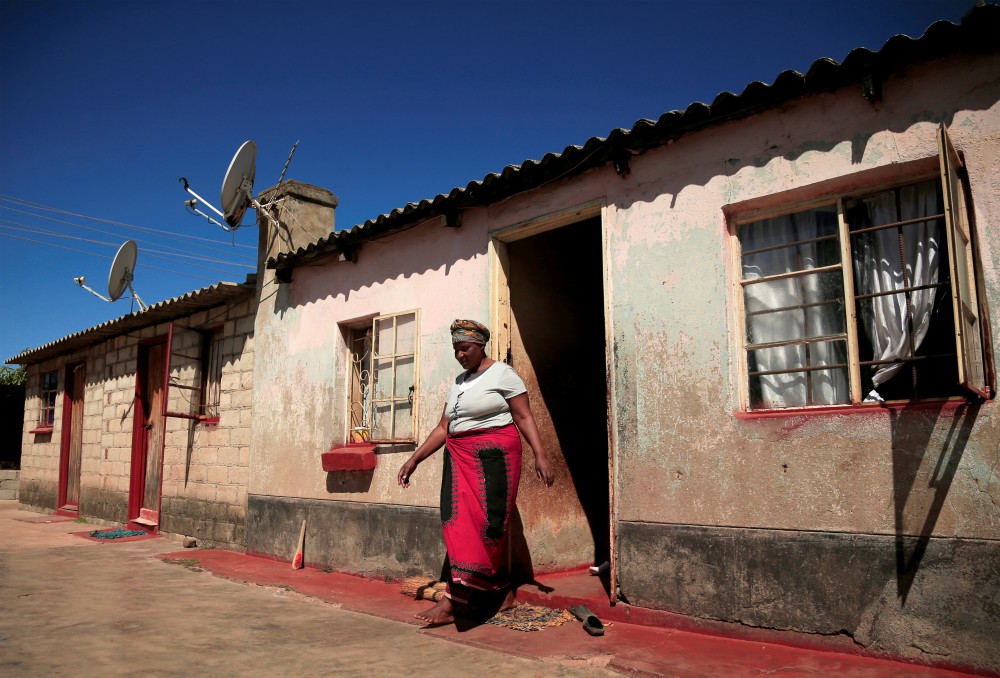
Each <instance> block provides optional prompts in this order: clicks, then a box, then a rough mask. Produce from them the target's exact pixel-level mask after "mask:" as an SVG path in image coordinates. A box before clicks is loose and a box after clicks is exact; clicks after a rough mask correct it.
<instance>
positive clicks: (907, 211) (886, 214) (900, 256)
mask: <svg viewBox="0 0 1000 678" xmlns="http://www.w3.org/2000/svg"><path fill="white" fill-rule="evenodd" d="M897 194H898V202H897ZM856 205H857V207H860V209H856V208H854V207H852V208H849V214H851V216H852V223H851V227H852V230H853V229H858V228H866V227H869V226H878V225H883V224H891V223H895V222H899V221H907V220H910V219H917V218H919V217H925V216H930V215H934V214H940V213H941V211H942V210H941V204H940V199H939V193H938V187H937V184H936V182H933V181H929V182H926V183H923V184H914V185H910V186H903V187H901V188H898V189H896V190H892V191H885V192H883V193H878V194H876V195H873V196H869V197H867V198H862V199H861V200H859V201H857V203H856ZM901 230H902V239H901V238H900V234H899V229H896V228H889V229H885V230H880V231H870V232H868V233H862V234H860V235H856V236H853V241H852V245H853V248H854V274H855V288H856V291H857V294H859V295H864V294H873V293H877V292H889V291H892V290H898V289H902V288H905V287H920V286H922V285H934V284H936V283H937V282H938V278H939V271H940V259H941V253H940V247H941V246H942V245H943V224H942V223H941V220H940V219H934V220H929V221H920V222H917V223H914V224H908V225H906V226H902V227H901ZM901 241H902V243H901ZM937 293H938V290H937V288H929V289H922V290H914V291H911V292H910V293H909V308H908V307H907V294H906V293H905V292H900V293H898V294H890V295H886V296H878V297H872V298H871V299H864V300H862V302H861V303H860V304H859V310H860V313H861V325H862V326H863V327H864V331H865V335H866V336H867V337H868V341H869V342H871V345H872V347H873V349H874V357H873V358H872V359H873V360H895V359H898V358H908V357H910V356H912V355H913V354H914V352H915V351H916V350H917V349H918V348H920V344H921V343H922V342H923V340H924V337H925V336H927V329H928V327H930V321H931V314H932V312H933V311H934V305H935V300H936V298H937ZM911 312H912V321H911V318H910V314H911ZM904 365H905V363H901V362H899V363H890V364H883V365H875V366H873V367H872V371H873V374H872V384H873V386H874V389H873V390H872V392H871V393H869V394H868V396H867V397H866V398H865V400H881V396H880V395H878V391H877V389H878V387H879V386H880V385H881V384H884V383H885V382H886V381H888V380H889V379H891V378H893V377H894V376H896V375H897V374H898V373H899V371H900V370H901V369H902V368H903V366H904Z"/></svg>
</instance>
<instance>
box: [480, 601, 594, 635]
mask: <svg viewBox="0 0 1000 678" xmlns="http://www.w3.org/2000/svg"><path fill="white" fill-rule="evenodd" d="M573 620H574V617H573V615H571V614H570V613H569V612H567V611H566V610H552V609H550V608H547V607H542V606H540V605H529V604H528V603H519V604H518V605H515V606H514V607H512V608H510V609H509V610H504V611H503V612H497V613H496V615H494V616H493V617H492V618H490V619H487V620H486V623H487V624H492V625H493V626H503V627H504V628H508V629H513V630H515V631H541V630H542V629H546V628H548V627H550V626H562V625H563V624H565V623H566V622H568V621H573Z"/></svg>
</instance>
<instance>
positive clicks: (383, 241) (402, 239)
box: [262, 218, 489, 317]
mask: <svg viewBox="0 0 1000 678" xmlns="http://www.w3.org/2000/svg"><path fill="white" fill-rule="evenodd" d="M488 242H489V238H488V237H486V234H485V233H483V234H482V237H481V238H476V239H475V240H473V239H472V238H470V237H469V234H468V233H467V232H465V231H463V229H462V228H457V229H456V228H448V227H446V226H444V225H442V222H441V220H440V219H437V218H432V219H429V220H426V221H424V222H422V223H417V224H413V225H409V226H404V227H402V229H400V230H399V231H397V232H394V233H387V234H385V235H383V236H381V237H378V238H375V239H373V240H369V241H367V242H363V243H359V244H355V245H351V246H350V247H351V248H352V250H351V253H352V256H355V257H356V261H338V260H337V258H336V255H332V256H330V257H327V258H325V259H322V260H321V261H320V262H319V263H317V264H311V265H309V266H302V267H299V268H297V269H295V270H294V271H293V275H292V282H291V283H279V282H277V281H273V284H274V286H275V287H276V289H274V290H265V291H263V292H262V295H263V296H265V297H270V296H274V307H273V309H272V313H274V314H275V315H278V316H279V317H281V316H283V314H284V312H285V311H287V310H289V309H292V308H297V307H299V306H306V305H308V304H311V303H314V302H316V301H319V300H321V299H326V298H329V297H335V296H337V295H343V297H344V299H345V300H350V297H351V293H352V292H355V291H358V290H363V289H366V288H371V287H373V286H375V285H380V284H384V283H387V282H389V281H391V280H397V279H400V278H402V279H404V280H405V279H407V278H414V277H419V276H421V275H424V274H425V273H427V272H428V271H436V270H438V269H443V271H444V275H445V276H447V275H449V274H450V273H451V268H452V267H453V266H454V265H455V264H456V263H458V262H464V261H471V260H472V259H475V258H476V257H484V256H485V255H486V253H487V245H488ZM330 267H332V269H331V270H332V273H331V274H329V275H318V276H317V275H310V273H309V271H310V270H314V269H316V268H330Z"/></svg>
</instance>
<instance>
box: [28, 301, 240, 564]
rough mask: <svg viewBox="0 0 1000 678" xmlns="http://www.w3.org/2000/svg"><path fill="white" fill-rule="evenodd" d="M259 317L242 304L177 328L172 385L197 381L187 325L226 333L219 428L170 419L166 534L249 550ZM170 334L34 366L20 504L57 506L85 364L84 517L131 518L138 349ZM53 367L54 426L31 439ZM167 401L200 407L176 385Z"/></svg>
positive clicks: (145, 334) (176, 407)
mask: <svg viewBox="0 0 1000 678" xmlns="http://www.w3.org/2000/svg"><path fill="white" fill-rule="evenodd" d="M255 313H256V303H255V302H254V301H253V300H246V301H243V302H240V303H237V304H233V305H230V306H223V307H217V308H214V309H208V310H205V311H200V312H198V313H196V314H193V315H192V316H189V317H187V318H181V319H179V320H177V321H176V322H175V324H174V334H173V344H172V353H173V354H174V357H173V358H172V360H171V371H170V372H171V383H172V384H176V385H181V386H197V385H199V383H198V382H200V378H201V370H200V366H199V360H197V359H196V356H198V355H200V351H201V341H202V338H201V335H200V333H199V332H198V331H197V330H195V329H191V328H219V330H220V331H221V332H222V335H223V355H222V361H223V365H222V393H221V396H220V403H219V418H218V421H217V422H211V423H209V422H203V421H195V420H191V419H184V418H179V417H168V418H167V419H166V421H165V445H164V454H163V474H162V485H161V496H162V499H161V506H160V525H159V529H160V530H161V531H163V532H171V533H176V534H181V535H185V536H193V537H196V538H198V539H200V540H203V541H206V542H210V543H212V544H215V545H219V546H226V547H230V548H239V549H242V548H243V547H244V546H245V543H246V537H245V534H246V528H245V525H246V504H247V480H248V468H249V457H250V421H251V411H250V407H251V391H250V389H251V387H252V381H253V343H254V342H253V326H254V317H255ZM168 330H169V325H168V324H167V323H161V324H159V325H156V326H153V327H148V328H144V329H142V330H139V331H136V332H132V333H130V334H128V335H123V336H119V337H114V338H112V339H108V340H106V341H104V342H101V343H100V344H97V345H95V346H93V347H91V348H89V349H87V350H85V351H80V352H77V353H74V354H71V355H67V356H63V357H59V358H54V359H52V360H48V361H45V362H43V363H39V364H36V365H32V366H30V367H29V370H28V374H29V378H28V388H27V399H26V402H25V416H24V434H23V439H22V440H23V444H22V448H23V452H22V481H21V492H20V497H19V499H20V502H21V503H22V504H23V505H25V506H28V507H31V508H35V509H38V510H43V511H52V510H55V509H57V508H59V507H58V505H57V504H58V500H59V497H58V492H59V464H60V448H61V440H62V414H63V413H62V404H63V399H64V392H65V372H66V365H67V364H70V363H74V362H80V361H83V362H85V364H86V382H85V391H84V415H83V416H84V420H83V449H82V459H81V465H80V501H79V511H80V515H81V516H83V517H88V516H89V517H94V518H100V519H103V520H108V521H116V522H123V521H125V520H126V519H127V518H128V515H127V510H128V498H129V489H130V474H131V466H132V436H133V425H134V423H133V415H134V401H135V392H136V375H137V370H138V368H139V354H140V344H142V343H143V342H145V341H148V340H152V339H157V338H165V337H166V335H167V333H168ZM185 356H186V357H185ZM51 371H56V372H57V373H58V374H59V382H58V388H59V391H58V393H57V397H56V416H55V422H54V425H53V429H52V431H51V432H49V433H42V434H37V433H36V434H32V433H29V431H31V430H32V429H35V428H36V427H37V422H38V420H39V419H40V417H41V397H40V383H41V375H42V374H44V373H47V372H51ZM169 398H170V399H169V403H168V408H167V409H168V410H169V411H172V412H182V413H189V414H197V413H198V411H199V409H198V401H199V393H198V391H193V390H190V389H183V388H171V389H170V394H169Z"/></svg>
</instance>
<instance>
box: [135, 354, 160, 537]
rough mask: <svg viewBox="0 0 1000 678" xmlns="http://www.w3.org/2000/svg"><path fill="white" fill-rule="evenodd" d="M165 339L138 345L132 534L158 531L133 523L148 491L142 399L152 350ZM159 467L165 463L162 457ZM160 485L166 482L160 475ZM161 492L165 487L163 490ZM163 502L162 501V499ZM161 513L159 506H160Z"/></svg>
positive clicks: (145, 435) (144, 411) (156, 528)
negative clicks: (137, 531)
mask: <svg viewBox="0 0 1000 678" xmlns="http://www.w3.org/2000/svg"><path fill="white" fill-rule="evenodd" d="M166 343H167V340H166V337H158V338H155V339H147V340H146V341H143V342H140V343H139V352H138V356H137V360H136V370H135V398H134V401H133V406H132V464H131V472H130V473H129V484H128V514H127V516H128V521H129V523H128V527H129V529H131V530H146V531H151V532H157V531H158V527H155V528H151V527H149V526H148V525H142V524H140V523H134V522H132V521H133V520H134V519H136V518H138V517H139V511H140V509H142V499H143V495H144V494H145V491H146V462H147V460H148V456H149V455H148V454H147V450H146V445H147V439H148V436H147V433H148V432H147V431H146V425H145V422H146V416H147V412H146V403H145V400H144V398H143V395H144V394H145V393H146V384H147V382H148V381H149V349H150V348H151V347H153V346H156V345H158V344H166ZM163 363H164V364H163V371H164V374H165V376H167V377H169V375H167V374H166V372H167V364H166V363H167V355H166V353H165V352H164V356H163ZM163 426H164V428H165V427H166V420H165V419H164V421H163ZM163 437H164V439H166V431H165V430H164V432H163ZM160 463H161V464H162V463H163V459H162V455H161V459H160ZM160 482H161V484H162V482H163V480H162V475H161V480H160ZM161 492H162V486H161ZM161 499H162V497H161ZM157 509H159V506H157Z"/></svg>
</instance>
